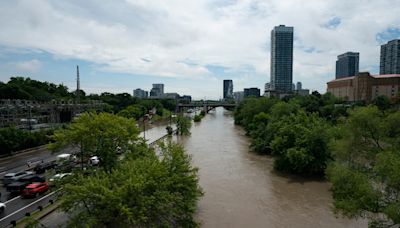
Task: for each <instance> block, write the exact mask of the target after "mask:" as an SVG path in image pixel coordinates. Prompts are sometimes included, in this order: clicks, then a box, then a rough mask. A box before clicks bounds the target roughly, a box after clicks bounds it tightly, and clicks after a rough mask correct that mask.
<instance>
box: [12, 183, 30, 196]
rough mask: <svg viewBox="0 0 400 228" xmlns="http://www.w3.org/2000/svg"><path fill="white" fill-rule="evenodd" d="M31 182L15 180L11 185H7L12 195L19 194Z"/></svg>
mask: <svg viewBox="0 0 400 228" xmlns="http://www.w3.org/2000/svg"><path fill="white" fill-rule="evenodd" d="M29 184H31V183H29V182H14V183H11V184H9V185H7V188H6V190H7V192H9V193H10V194H11V195H19V194H21V193H22V191H23V190H24V189H25V188H26V186H28V185H29Z"/></svg>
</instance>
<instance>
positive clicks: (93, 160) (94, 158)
mask: <svg viewBox="0 0 400 228" xmlns="http://www.w3.org/2000/svg"><path fill="white" fill-rule="evenodd" d="M99 163H100V159H99V157H97V156H92V157H90V158H89V164H90V165H92V166H96V165H98V164H99Z"/></svg>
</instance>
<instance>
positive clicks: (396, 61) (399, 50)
mask: <svg viewBox="0 0 400 228" xmlns="http://www.w3.org/2000/svg"><path fill="white" fill-rule="evenodd" d="M379 72H380V74H381V75H384V74H400V39H397V40H391V41H389V42H388V43H387V44H384V45H382V46H381V61H380V69H379Z"/></svg>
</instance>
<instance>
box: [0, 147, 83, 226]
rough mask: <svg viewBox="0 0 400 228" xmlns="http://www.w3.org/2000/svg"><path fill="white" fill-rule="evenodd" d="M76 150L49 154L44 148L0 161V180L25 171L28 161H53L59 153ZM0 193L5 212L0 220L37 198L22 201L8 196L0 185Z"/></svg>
mask: <svg viewBox="0 0 400 228" xmlns="http://www.w3.org/2000/svg"><path fill="white" fill-rule="evenodd" d="M74 152H76V149H73V148H66V149H64V150H61V151H60V152H57V153H54V154H53V153H51V151H49V150H48V149H46V148H41V149H38V150H35V151H30V152H26V153H21V154H16V155H14V156H11V157H6V158H2V159H0V168H1V169H0V170H1V173H0V178H1V179H2V178H3V177H4V175H5V174H6V173H12V172H18V171H22V170H27V169H29V167H28V166H27V164H26V162H27V161H29V160H43V161H44V162H48V161H53V160H55V158H56V156H57V155H58V154H61V153H74ZM0 193H1V202H5V203H6V210H5V211H4V212H3V213H2V214H1V215H0V219H1V218H4V217H6V216H7V215H9V214H10V213H13V212H14V211H17V210H18V209H20V208H22V207H24V206H26V205H29V204H30V203H32V202H33V201H35V200H37V199H38V198H34V199H22V198H21V197H20V196H18V195H10V194H9V193H8V192H7V191H6V189H5V187H4V186H3V185H2V184H1V187H0Z"/></svg>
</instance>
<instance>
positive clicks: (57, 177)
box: [49, 173, 72, 183]
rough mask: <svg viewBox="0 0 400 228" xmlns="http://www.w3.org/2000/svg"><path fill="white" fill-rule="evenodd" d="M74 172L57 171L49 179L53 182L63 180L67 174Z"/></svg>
mask: <svg viewBox="0 0 400 228" xmlns="http://www.w3.org/2000/svg"><path fill="white" fill-rule="evenodd" d="M71 174H72V173H57V174H56V175H54V176H53V177H52V178H50V179H49V182H51V183H53V182H54V181H57V180H61V179H63V178H64V177H66V176H69V175H71Z"/></svg>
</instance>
